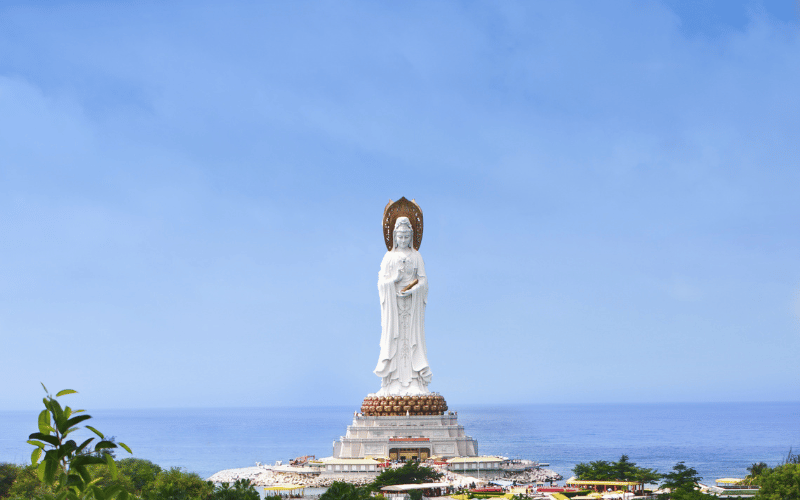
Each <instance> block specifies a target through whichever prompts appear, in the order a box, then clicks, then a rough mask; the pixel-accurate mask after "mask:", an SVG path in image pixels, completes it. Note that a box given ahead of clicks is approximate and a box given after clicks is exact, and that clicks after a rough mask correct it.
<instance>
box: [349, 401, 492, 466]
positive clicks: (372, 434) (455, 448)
mask: <svg viewBox="0 0 800 500" xmlns="http://www.w3.org/2000/svg"><path fill="white" fill-rule="evenodd" d="M477 455H478V442H477V441H476V440H475V439H472V438H471V437H470V436H467V435H466V434H465V433H464V427H463V426H461V425H459V424H458V416H457V415H455V414H454V413H452V412H450V413H448V414H444V415H411V414H410V412H409V414H408V415H395V416H377V415H365V414H363V413H357V414H356V415H355V416H354V417H353V423H352V425H349V426H348V427H347V434H346V435H344V436H342V437H341V438H340V439H339V441H334V443H333V456H334V457H336V458H363V457H366V456H371V457H388V458H390V459H392V460H425V459H427V458H429V457H431V456H438V457H447V458H450V457H475V456H477Z"/></svg>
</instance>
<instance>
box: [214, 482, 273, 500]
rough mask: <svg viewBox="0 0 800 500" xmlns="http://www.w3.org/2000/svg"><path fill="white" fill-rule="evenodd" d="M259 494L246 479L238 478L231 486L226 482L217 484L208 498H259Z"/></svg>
mask: <svg viewBox="0 0 800 500" xmlns="http://www.w3.org/2000/svg"><path fill="white" fill-rule="evenodd" d="M260 498H261V496H260V495H259V494H258V491H256V489H255V488H254V487H253V485H252V484H251V483H250V481H249V480H247V479H238V480H236V482H235V483H233V487H231V485H230V484H228V483H222V484H221V485H219V486H217V488H216V489H215V490H214V492H213V493H212V494H211V496H209V497H208V500H259V499H260Z"/></svg>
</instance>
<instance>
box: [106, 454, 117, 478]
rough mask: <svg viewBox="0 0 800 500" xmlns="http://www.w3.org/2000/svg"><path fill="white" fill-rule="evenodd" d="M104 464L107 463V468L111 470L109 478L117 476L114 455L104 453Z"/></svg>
mask: <svg viewBox="0 0 800 500" xmlns="http://www.w3.org/2000/svg"><path fill="white" fill-rule="evenodd" d="M106 464H108V470H109V471H111V479H116V478H117V464H116V462H114V457H112V456H111V455H106Z"/></svg>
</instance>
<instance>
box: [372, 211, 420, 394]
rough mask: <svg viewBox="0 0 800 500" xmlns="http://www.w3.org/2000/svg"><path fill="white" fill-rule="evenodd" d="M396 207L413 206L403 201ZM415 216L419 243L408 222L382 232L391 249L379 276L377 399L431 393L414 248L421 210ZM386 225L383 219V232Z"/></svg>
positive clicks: (417, 258) (399, 219) (402, 220)
mask: <svg viewBox="0 0 800 500" xmlns="http://www.w3.org/2000/svg"><path fill="white" fill-rule="evenodd" d="M400 202H405V203H413V201H412V202H408V200H406V199H405V198H402V199H401V200H400ZM400 202H398V203H400ZM390 205H391V202H390ZM390 205H387V210H388V209H389V208H390ZM414 206H416V204H414ZM417 209H418V207H417ZM418 217H419V219H418V226H417V227H418V228H419V232H420V234H419V237H418V238H417V239H415V238H414V229H413V226H412V224H411V221H410V220H409V218H408V217H397V218H396V221H395V224H394V227H393V228H392V229H393V231H392V232H391V233H386V236H387V242H388V241H392V248H391V249H390V250H389V251H388V252H386V255H384V257H383V261H382V262H381V270H380V273H379V274H378V293H379V295H380V299H381V352H380V356H379V357H378V365H377V366H376V367H375V374H376V375H377V376H379V377H381V390H380V391H379V392H378V393H377V395H378V396H406V395H408V396H414V395H420V394H429V393H430V391H428V384H429V383H430V381H431V370H430V366H429V365H428V353H427V349H426V348H425V304H426V303H427V300H428V277H427V276H426V274H425V263H424V262H423V261H422V255H420V253H419V252H418V251H417V250H416V249H415V248H414V247H415V246H416V247H417V248H418V247H419V241H421V236H422V235H421V217H422V213H421V211H420V212H419V215H418ZM386 220H388V218H387V217H386V214H384V226H385V229H387V228H386ZM392 233H393V234H392ZM388 238H391V239H388ZM413 242H416V245H415V244H413ZM387 245H388V243H387Z"/></svg>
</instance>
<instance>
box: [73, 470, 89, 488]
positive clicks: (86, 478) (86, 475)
mask: <svg viewBox="0 0 800 500" xmlns="http://www.w3.org/2000/svg"><path fill="white" fill-rule="evenodd" d="M73 468H74V469H75V470H77V471H78V474H80V475H81V479H83V484H82V485H81V489H84V488H85V487H86V485H87V484H89V481H91V480H92V475H91V474H89V470H88V469H87V468H86V467H84V466H83V465H78V466H73Z"/></svg>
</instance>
